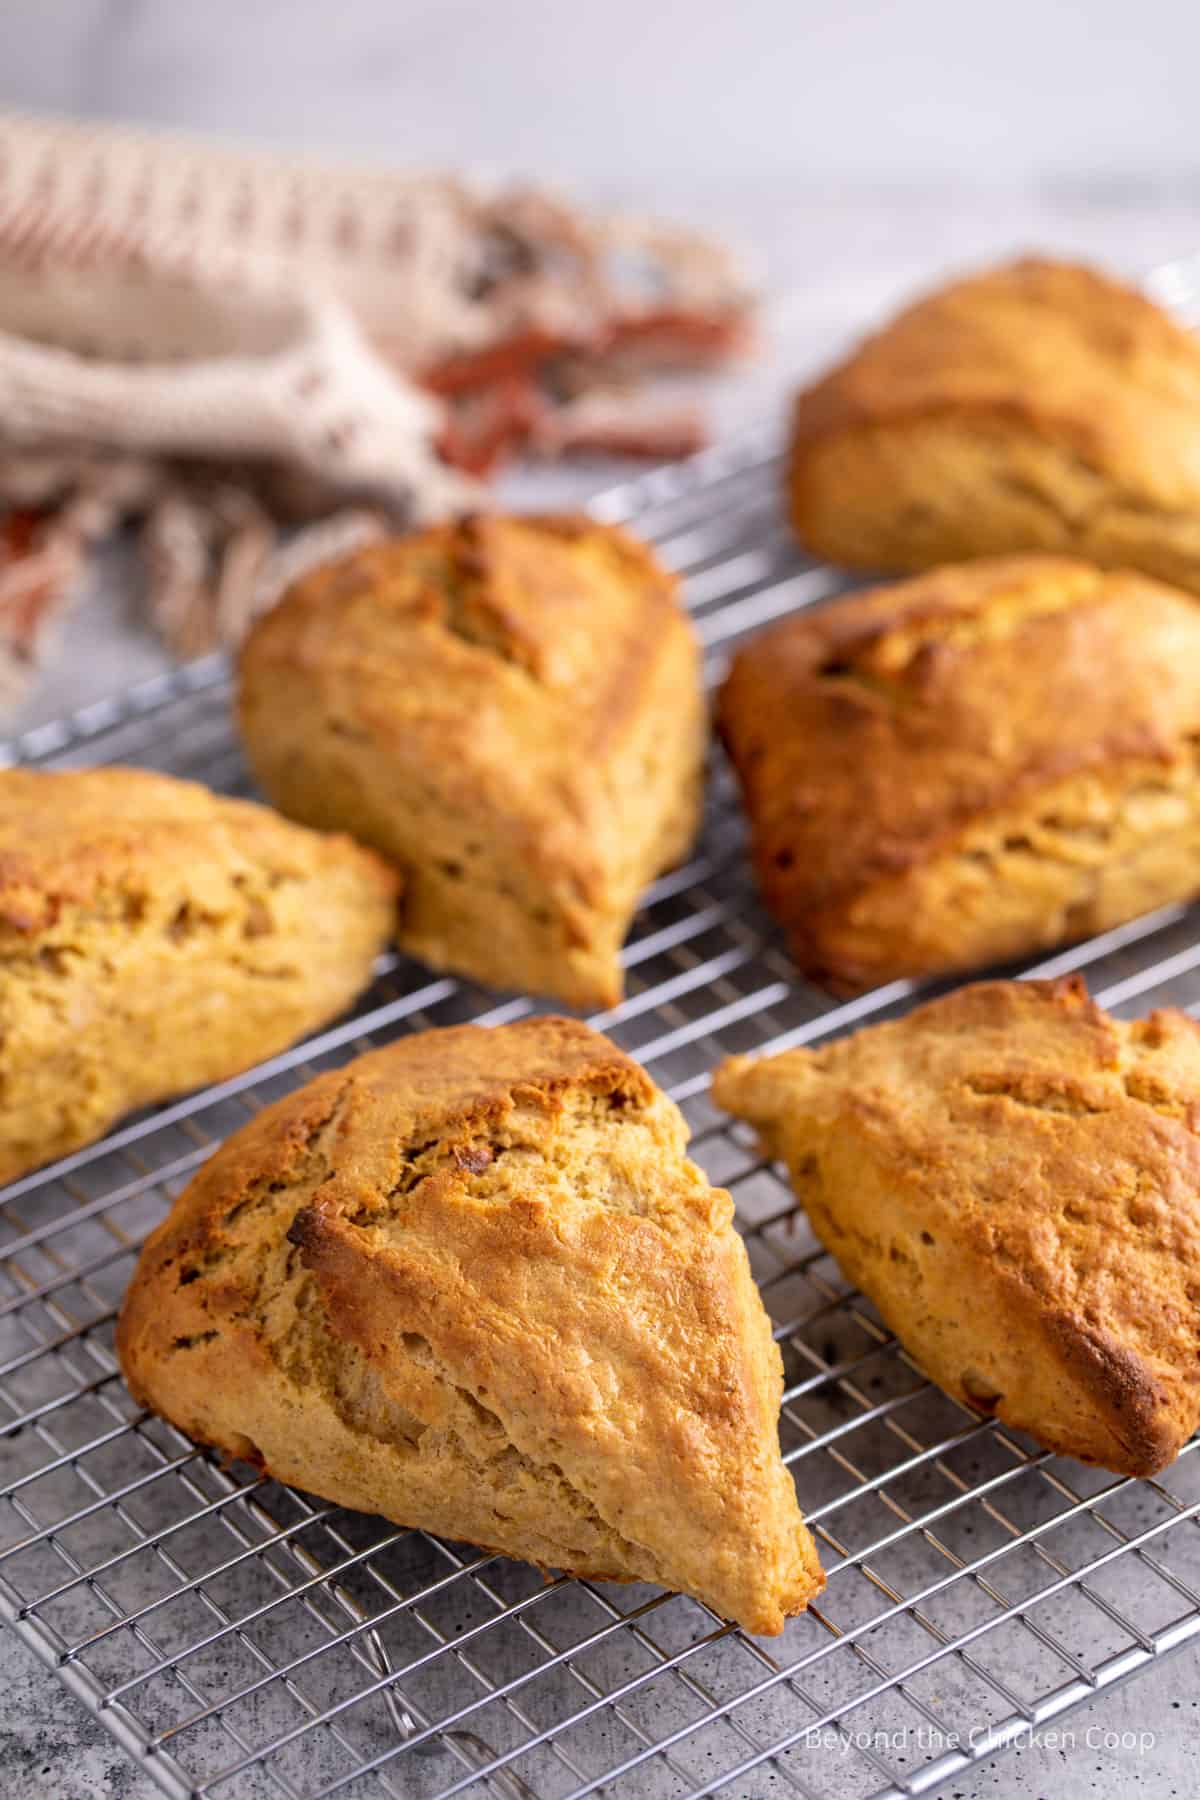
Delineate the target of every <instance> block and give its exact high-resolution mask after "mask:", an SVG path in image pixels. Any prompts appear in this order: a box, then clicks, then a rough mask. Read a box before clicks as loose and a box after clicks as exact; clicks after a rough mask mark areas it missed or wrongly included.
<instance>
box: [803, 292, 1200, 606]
mask: <svg viewBox="0 0 1200 1800" xmlns="http://www.w3.org/2000/svg"><path fill="white" fill-rule="evenodd" d="M788 480H789V492H790V502H791V513H792V520H793V523H794V524H795V527H796V530H797V532H798V533H799V535H800V537H801V538H802V539H803V540H804V542H805V543H806V544H807V545H808V546H809V548H810V549H811V550H813V551H814V552H815V553H816V554H818V555H821V556H826V557H829V558H830V559H831V560H832V561H834V562H840V563H845V564H847V565H849V566H851V567H855V568H865V569H923V568H928V567H930V566H932V565H933V564H935V563H939V562H951V561H954V560H955V559H957V558H959V557H968V556H987V555H996V554H1005V553H1008V552H1011V551H1022V550H1050V551H1064V552H1068V553H1071V554H1076V555H1080V556H1087V557H1089V558H1091V560H1093V561H1094V562H1098V563H1102V564H1104V565H1105V566H1107V567H1117V566H1130V567H1133V568H1138V569H1142V570H1144V571H1145V572H1146V573H1147V574H1151V575H1157V576H1159V577H1161V578H1162V579H1163V580H1166V581H1174V582H1178V583H1179V584H1180V586H1182V587H1187V588H1191V589H1193V590H1196V591H1200V343H1198V342H1197V340H1196V338H1195V337H1194V336H1193V334H1192V333H1191V332H1189V331H1185V330H1184V329H1183V327H1182V326H1180V325H1177V324H1176V323H1175V321H1174V320H1173V319H1171V318H1170V317H1169V316H1168V314H1166V313H1165V312H1163V311H1162V310H1161V309H1160V308H1159V307H1157V306H1155V305H1154V304H1153V302H1152V301H1150V300H1149V299H1147V297H1146V296H1145V295H1144V294H1140V293H1137V292H1136V291H1135V290H1133V289H1132V288H1127V287H1123V286H1121V285H1120V284H1119V283H1117V282H1114V281H1111V280H1109V279H1107V278H1106V277H1105V276H1103V275H1099V274H1097V273H1095V272H1094V271H1092V270H1090V269H1086V268H1080V267H1077V266H1075V265H1072V264H1069V263H1058V262H1050V261H1039V260H1026V261H1023V262H1017V263H1012V264H1008V265H1005V266H1003V267H1000V268H996V269H990V270H986V271H985V272H983V273H982V274H979V275H974V276H971V277H969V278H967V279H965V280H961V281H956V282H953V283H951V284H950V285H949V286H948V287H945V288H942V289H939V290H938V291H937V292H936V293H933V294H931V295H929V296H928V297H927V298H925V299H922V300H920V301H918V302H917V303H916V305H914V306H912V307H909V308H908V309H907V310H906V311H905V312H902V313H901V314H900V315H899V316H898V317H897V318H896V319H894V320H893V321H892V322H891V323H890V324H889V325H887V326H886V327H885V328H884V329H883V330H882V331H880V332H879V333H877V334H876V335H875V336H874V337H871V338H869V339H868V340H867V341H866V342H865V343H864V344H862V345H861V346H860V348H859V349H858V350H856V351H855V352H854V353H853V354H852V355H851V356H850V357H849V358H848V359H847V360H846V361H845V362H843V363H842V364H841V365H840V366H839V367H837V368H835V369H834V370H832V371H831V372H830V373H829V374H828V375H826V376H825V377H824V379H823V380H821V381H819V382H818V383H817V384H816V385H815V386H814V387H811V388H809V389H808V390H807V391H806V392H805V393H802V394H801V395H800V396H799V398H798V400H797V401H796V405H795V411H794V414H793V424H792V449H791V459H790V465H789V477H788Z"/></svg>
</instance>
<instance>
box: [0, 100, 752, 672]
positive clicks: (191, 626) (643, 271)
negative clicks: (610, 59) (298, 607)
mask: <svg viewBox="0 0 1200 1800" xmlns="http://www.w3.org/2000/svg"><path fill="white" fill-rule="evenodd" d="M748 307H749V296H748V292H747V289H746V287H745V284H744V281H743V280H742V278H741V276H740V273H739V272H738V270H737V268H736V265H735V264H734V263H733V262H732V260H731V259H730V258H729V257H728V256H727V255H726V253H725V252H724V251H723V250H722V249H721V248H720V247H719V246H716V245H713V244H710V243H709V242H708V241H707V240H705V239H704V238H701V237H697V236H694V235H691V234H688V233H682V232H671V231H666V230H663V229H661V228H657V227H652V226H649V225H647V224H645V223H644V222H641V221H635V220H615V221H614V220H601V221H595V220H587V219H584V218H583V217H582V216H580V215H579V214H578V213H576V212H575V211H573V210H572V209H571V208H569V207H567V206H566V205H564V204H563V203H562V202H561V201H558V200H556V199H553V198H551V197H549V196H548V195H546V194H543V193H540V192H534V191H530V190H522V191H519V192H518V191H509V192H505V193H501V194H487V193H484V192H482V191H481V190H479V189H476V188H473V187H471V186H470V185H468V184H467V183H465V182H462V181H460V180H457V179H455V178H450V177H441V176H420V175H418V176H397V175H394V174H391V173H388V172H385V171H379V170H353V171H347V170H342V169H336V168H325V167H322V166H320V165H314V164H309V163H305V162H302V161H298V160H293V159H288V158H281V157H275V156H265V155H259V154H257V153H248V152H242V151H230V150H224V149H220V148H214V147H211V146H208V145H202V144H193V143H190V142H186V141H182V140H176V139H172V138H166V137H159V136H156V135H153V134H146V133H141V132H135V131H127V130H125V129H123V128H120V129H116V128H111V127H94V126H90V125H82V124H77V123H71V122H66V121H57V120H45V119H33V118H29V117H25V116H20V115H4V114H0V508H4V509H5V511H4V514H3V517H2V519H0V682H3V681H6V682H7V683H8V684H9V686H10V687H11V685H12V684H13V683H15V682H16V681H18V680H19V679H20V678H21V676H22V674H23V673H24V671H25V670H26V669H27V668H28V667H29V665H30V664H31V663H32V662H33V661H34V660H35V658H36V655H37V653H38V650H39V648H40V647H42V646H44V643H45V641H46V634H47V633H48V631H49V630H50V628H51V627H52V625H53V623H54V621H55V619H56V618H57V617H58V616H60V615H61V613H62V611H63V608H64V606H65V604H66V601H67V599H68V598H69V595H70V592H71V590H72V588H73V586H74V584H75V582H76V579H77V576H78V573H79V570H80V567H81V565H82V562H83V560H84V559H85V558H86V556H87V554H88V553H89V551H90V550H91V549H92V547H94V545H95V544H96V543H97V542H98V541H99V540H100V539H101V538H102V537H104V536H105V535H106V534H107V533H108V532H110V531H111V530H113V529H114V528H115V527H116V526H117V525H118V524H120V523H122V522H124V521H127V520H130V519H133V520H135V521H136V522H137V523H138V526H139V533H140V542H141V544H142V546H143V549H144V551H145V564H146V568H147V574H148V583H149V585H148V593H149V604H150V610H151V615H152V616H153V618H154V619H155V621H156V622H157V624H158V625H159V627H160V628H161V629H162V630H163V631H164V633H165V634H166V636H167V638H168V640H169V641H170V643H171V644H172V645H173V647H174V648H175V649H176V650H177V651H179V652H180V653H181V654H194V653H196V652H199V651H201V650H203V649H206V648H208V647H210V646H211V645H212V644H214V643H217V642H236V640H237V639H238V637H239V636H240V635H241V634H242V632H243V631H244V630H245V628H246V625H247V624H248V622H249V620H250V619H251V618H252V617H253V616H254V614H255V612H256V611H258V610H260V609H261V608H262V606H264V605H265V604H268V603H269V602H270V600H271V599H272V598H273V597H274V596H275V595H276V594H277V592H278V591H279V589H280V587H281V586H282V584H283V582H284V581H285V580H286V579H287V578H289V577H290V576H291V575H292V574H293V573H294V572H295V571H296V570H297V569H298V568H299V567H300V566H302V565H303V564H304V562H305V561H306V560H311V559H312V558H314V557H320V556H325V555H328V554H330V553H331V550H332V549H335V548H339V547H341V546H342V545H344V544H346V543H348V542H351V541H354V540H355V539H360V538H362V537H364V536H367V535H370V534H372V533H378V532H380V531H382V530H384V529H386V528H388V527H389V526H390V525H393V524H394V523H395V522H396V521H400V522H411V521H415V520H421V519H425V518H429V517H436V516H439V515H441V514H443V513H445V512H446V511H448V510H451V509H453V508H456V507H459V506H461V505H463V504H465V503H467V502H469V501H470V500H472V499H473V498H477V490H476V489H475V488H474V487H473V485H472V483H471V481H470V480H469V479H468V478H467V477H466V476H465V475H464V474H463V472H462V470H463V468H481V467H483V466H485V465H486V464H487V463H488V461H489V460H490V459H491V458H492V457H493V456H494V455H495V454H496V452H497V451H499V450H501V449H503V448H506V447H509V446H511V445H514V444H518V443H520V444H524V445H528V446H530V447H533V448H535V449H539V450H541V451H542V452H544V453H553V452H557V451H559V450H563V449H568V448H572V447H574V446H577V445H584V446H595V445H597V444H601V445H603V444H607V445H608V446H610V447H613V448H618V449H623V450H626V449H633V450H638V449H642V450H645V451H647V452H662V453H670V452H671V451H678V450H681V449H684V448H689V447H691V444H692V443H693V442H694V441H696V428H695V422H694V419H693V418H692V417H691V416H690V415H689V416H687V417H684V418H683V419H682V420H681V419H680V418H679V417H678V416H677V415H674V414H670V415H663V414H661V413H660V414H656V413H655V412H654V411H653V410H652V409H651V410H647V406H646V402H645V398H644V396H642V395H640V394H638V393H636V392H634V391H633V387H632V378H633V377H635V376H636V375H639V374H641V373H642V372H643V371H645V370H647V369H649V370H657V369H660V368H664V367H672V366H679V365H684V366H691V367H695V366H698V365H705V364H709V363H711V362H713V361H715V360H719V359H720V358H722V357H723V356H725V355H727V354H729V353H730V351H731V350H733V349H735V348H736V347H737V346H738V345H739V344H740V342H741V341H742V339H743V337H744V332H745V322H746V318H747V315H748ZM452 463H457V464H458V465H459V466H458V467H457V468H456V467H453V466H451V464H452ZM284 527H287V528H288V541H287V543H286V546H284V545H283V544H282V543H281V536H280V533H281V529H282V528H284Z"/></svg>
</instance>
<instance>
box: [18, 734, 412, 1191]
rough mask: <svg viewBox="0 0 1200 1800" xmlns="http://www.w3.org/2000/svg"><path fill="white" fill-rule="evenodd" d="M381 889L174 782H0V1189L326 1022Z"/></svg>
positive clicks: (284, 826) (367, 967)
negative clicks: (140, 1111) (128, 1115)
mask: <svg viewBox="0 0 1200 1800" xmlns="http://www.w3.org/2000/svg"><path fill="white" fill-rule="evenodd" d="M396 891H397V882H396V877H395V875H394V873H393V871H392V870H390V869H389V868H388V867H387V866H386V864H384V863H383V862H381V861H380V859H379V858H378V857H376V856H374V855H373V854H372V853H371V852H370V851H367V850H363V849H361V848H360V847H359V846H358V845H357V844H354V843H352V842H351V841H350V840H349V839H348V838H335V837H324V836H321V835H320V834H319V833H317V832H315V831H305V830H304V829H303V828H302V827H300V826H298V825H291V824H289V823H288V822H287V820H286V819H281V818H279V817H277V816H276V814H274V813H272V812H269V811H268V810H267V808H266V807H263V806H253V805H251V804H250V803H249V802H247V801H244V800H227V799H224V798H222V797H220V796H219V795H216V794H211V793H209V791H208V789H207V788H202V787H198V786H196V785H195V784H194V783H193V782H190V781H175V780H172V779H171V778H170V777H169V776H166V775H153V774H150V773H148V772H147V771H146V770H144V769H121V768H106V769H88V770H85V771H81V772H65V773H51V772H45V771H35V770H29V769H7V770H3V771H0V1086H2V1090H3V1102H4V1103H3V1106H2V1107H0V1181H12V1180H14V1179H15V1178H16V1176H18V1175H20V1174H23V1173H24V1172H25V1171H26V1170H27V1169H30V1168H33V1167H35V1166H36V1165H37V1164H39V1163H43V1162H49V1161H51V1160H52V1159H54V1158H57V1157H60V1156H65V1155H66V1154H67V1153H68V1152H69V1151H72V1150H76V1149H78V1148H79V1147H80V1146H81V1145H83V1144H87V1143H90V1142H91V1141H92V1140H93V1139H94V1138H97V1137H99V1136H100V1135H101V1134H102V1133H103V1132H104V1131H106V1130H107V1129H108V1127H109V1126H110V1125H111V1124H112V1123H113V1121H114V1120H115V1119H116V1118H118V1117H119V1116H120V1114H121V1113H124V1112H128V1111H130V1110H131V1109H132V1108H134V1107H138V1106H145V1105H147V1104H149V1103H150V1102H152V1101H157V1100H165V1099H167V1098H169V1097H170V1096H171V1095H173V1094H178V1093H182V1092H184V1091H185V1090H186V1089H188V1088H194V1087H200V1086H202V1085H203V1084H204V1083H206V1082H210V1081H219V1080H222V1079H223V1078H224V1077H226V1076H229V1075H234V1074H236V1073H237V1072H238V1071H239V1070H241V1069H244V1068H247V1067H249V1066H250V1065H251V1064H253V1063H256V1062H259V1061H261V1060H262V1059H263V1058H264V1057H268V1056H272V1055H274V1054H275V1052H276V1051H279V1050H282V1049H283V1048H284V1047H285V1046H286V1045H287V1044H290V1043H291V1042H292V1041H293V1040H294V1039H295V1038H298V1037H300V1036H302V1035H303V1034H304V1033H305V1032H306V1031H309V1030H311V1029H312V1028H313V1027H314V1026H317V1025H319V1024H321V1023H322V1022H323V1021H324V1020H326V1019H328V1018H331V1017H332V1016H333V1015H334V1014H335V1013H338V1012H340V1011H341V1010H342V1008H343V1007H345V1006H347V1005H348V1004H349V1002H350V1001H351V1000H352V999H353V998H354V996H355V994H356V993H357V992H358V991H359V989H360V988H362V987H363V986H364V985H365V984H366V982H367V981H368V979H369V978H370V973H371V965H372V962H373V960H374V958H375V955H376V953H377V952H378V951H379V950H380V949H381V948H382V946H383V945H384V943H385V942H386V941H387V939H388V938H389V936H390V935H391V932H392V928H393V924H394V920H395V911H396Z"/></svg>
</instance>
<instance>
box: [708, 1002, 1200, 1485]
mask: <svg viewBox="0 0 1200 1800" xmlns="http://www.w3.org/2000/svg"><path fill="white" fill-rule="evenodd" d="M713 1097H714V1099H715V1100H716V1102H717V1104H718V1105H720V1106H723V1107H725V1109H726V1110H727V1111H729V1112H732V1113H735V1114H736V1115H737V1117H739V1118H742V1119H746V1120H748V1121H749V1122H750V1123H751V1124H752V1125H754V1126H755V1127H756V1128H757V1130H758V1132H759V1135H760V1137H761V1139H762V1142H763V1146H764V1148H765V1150H766V1151H767V1153H768V1154H769V1155H771V1156H776V1157H779V1158H780V1159H781V1160H782V1161H784V1162H785V1163H786V1164H787V1167H788V1170H789V1173H790V1174H791V1177H792V1180H793V1183H794V1185H795V1188H796V1192H797V1195H798V1196H799V1198H800V1200H801V1202H802V1204H803V1205H804V1207H805V1209H806V1210H807V1213H808V1216H809V1219H810V1220H811V1222H812V1226H813V1229H814V1231H815V1232H816V1234H817V1236H818V1237H819V1238H820V1239H821V1242H822V1243H823V1244H824V1245H825V1247H826V1249H827V1250H829V1251H830V1252H831V1253H832V1254H833V1255H834V1256H835V1257H836V1258H837V1260H838V1262H839V1263H840V1264H841V1267H842V1269H843V1271H844V1272H845V1274H846V1276H847V1277H848V1278H849V1280H850V1281H852V1282H854V1283H855V1285H856V1286H858V1287H860V1288H861V1289H862V1290H863V1292H864V1293H865V1294H867V1295H868V1296H869V1297H870V1298H871V1299H872V1300H873V1301H874V1302H875V1304H876V1306H877V1307H878V1308H879V1311H880V1313H881V1314H882V1315H883V1318H884V1321H885V1322H886V1324H887V1325H888V1326H889V1327H890V1328H891V1330H893V1331H894V1332H895V1333H896V1335H897V1337H899V1339H900V1340H901V1342H902V1343H903V1344H904V1345H905V1346H906V1347H907V1348H908V1349H909V1350H910V1351H911V1352H912V1354H913V1356H914V1357H915V1358H916V1360H917V1361H918V1362H919V1363H920V1364H921V1365H922V1367H923V1368H924V1369H925V1371H926V1373H927V1374H929V1375H930V1376H932V1378H933V1379H934V1380H935V1381H936V1382H938V1383H939V1385H940V1386H941V1387H943V1388H945V1389H946V1390H947V1392H948V1393H951V1394H953V1395H954V1396H955V1398H956V1399H958V1400H961V1401H963V1402H964V1403H965V1404H967V1405H969V1406H972V1407H974V1408H976V1409H978V1410H981V1411H984V1412H990V1413H994V1414H995V1415H996V1416H997V1417H998V1418H1000V1419H1002V1420H1003V1421H1004V1422H1005V1423H1006V1424H1008V1425H1012V1426H1014V1427H1016V1428H1017V1429H1019V1430H1022V1431H1028V1432H1030V1433H1031V1434H1032V1435H1033V1436H1034V1437H1035V1438H1037V1439H1039V1441H1040V1442H1041V1443H1043V1444H1045V1445H1047V1446H1048V1447H1049V1448H1050V1449H1051V1450H1056V1451H1059V1452H1061V1453H1062V1454H1063V1455H1067V1456H1074V1457H1078V1458H1080V1459H1081V1460H1083V1461H1086V1462H1093V1463H1099V1464H1101V1465H1102V1466H1103V1467H1104V1468H1107V1469H1113V1470H1115V1471H1116V1472H1117V1473H1118V1474H1126V1475H1151V1474H1153V1473H1155V1471H1156V1470H1158V1469H1161V1468H1163V1467H1164V1466H1165V1465H1166V1464H1167V1463H1169V1462H1170V1461H1171V1460H1172V1459H1173V1458H1174V1457H1175V1456H1176V1455H1177V1454H1178V1452H1179V1450H1180V1448H1181V1447H1182V1445H1183V1444H1184V1442H1185V1441H1186V1439H1187V1438H1189V1437H1190V1436H1191V1434H1192V1432H1193V1431H1194V1430H1195V1429H1196V1427H1197V1425H1198V1424H1200V1135H1198V1134H1200V1027H1198V1026H1197V1025H1196V1024H1195V1023H1194V1022H1193V1021H1192V1020H1191V1019H1189V1018H1188V1017H1187V1016H1186V1015H1185V1014H1183V1013H1179V1012H1174V1011H1167V1012H1155V1013H1152V1014H1151V1015H1150V1016H1149V1018H1147V1019H1144V1020H1134V1021H1131V1022H1129V1023H1126V1022H1123V1021H1121V1020H1118V1019H1113V1018H1110V1017H1109V1016H1108V1015H1107V1014H1106V1013H1104V1012H1102V1011H1101V1009H1100V1008H1099V1007H1098V1006H1096V1005H1094V1004H1093V1003H1092V1002H1091V1001H1090V1000H1089V999H1088V996H1087V992H1086V990H1085V988H1084V986H1083V983H1082V982H1081V981H1079V980H1078V978H1071V979H1069V980H1062V981H1057V982H1032V981H1031V982H990V983H981V984H979V985H977V986H975V987H968V988H962V989H960V990H959V991H958V992H957V993H953V994H949V995H947V996H946V997H945V998H943V999H940V1000H935V1001H932V1002H931V1003H930V1004H929V1005H927V1006H923V1007H920V1008H919V1009H918V1010H917V1011H916V1012H914V1013H911V1014H910V1015H909V1016H908V1017H907V1018H905V1019H900V1020H898V1021H895V1022H892V1023H887V1024H882V1025H875V1026H871V1027H869V1028H868V1029H866V1030H864V1031H860V1032H857V1033H856V1034H855V1035H853V1036H851V1037H848V1038H844V1039H842V1040H840V1041H838V1042H836V1043H833V1044H830V1045H828V1046H827V1047H825V1048H823V1049H820V1050H815V1051H814V1050H789V1051H786V1052H784V1053H783V1054H782V1055H779V1056H774V1057H768V1058H765V1059H763V1060H762V1061H758V1062H754V1061H751V1060H750V1059H748V1058H746V1057H735V1058H732V1059H731V1060H730V1061H728V1062H726V1063H724V1064H723V1065H722V1066H721V1067H720V1068H719V1069H718V1070H717V1072H716V1075H715V1077H714V1081H713Z"/></svg>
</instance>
